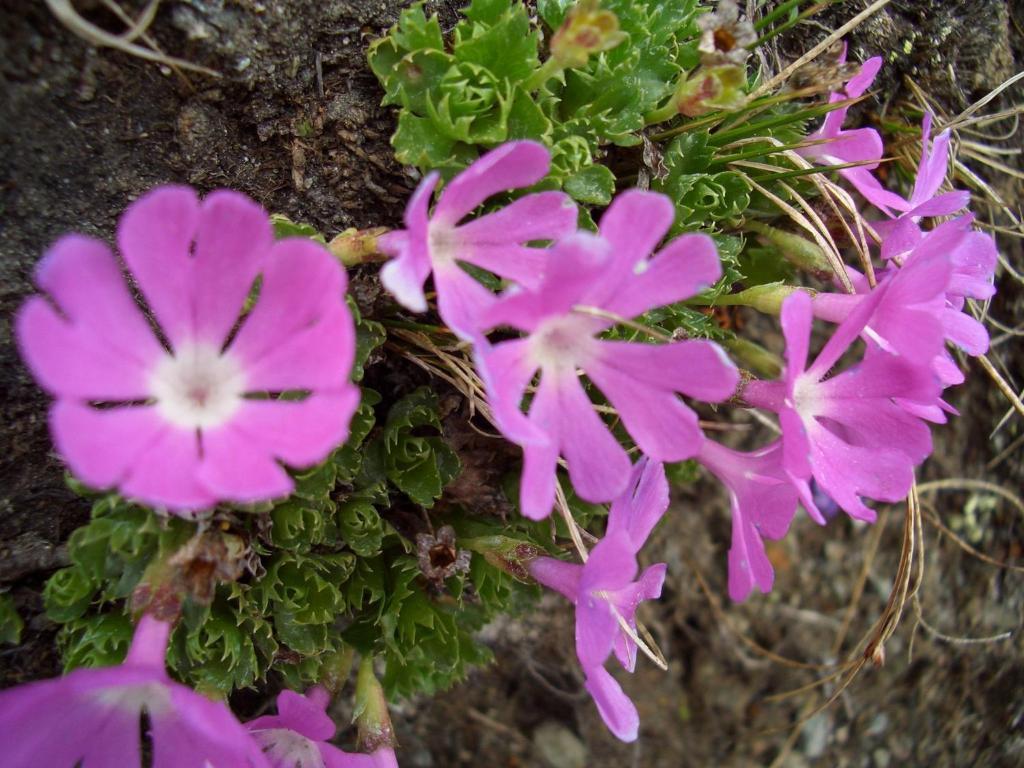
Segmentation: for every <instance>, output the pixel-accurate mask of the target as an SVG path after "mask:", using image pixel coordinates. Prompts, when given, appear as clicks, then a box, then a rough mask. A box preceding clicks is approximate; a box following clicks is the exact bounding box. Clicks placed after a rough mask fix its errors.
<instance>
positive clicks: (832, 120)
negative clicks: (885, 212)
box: [798, 47, 884, 190]
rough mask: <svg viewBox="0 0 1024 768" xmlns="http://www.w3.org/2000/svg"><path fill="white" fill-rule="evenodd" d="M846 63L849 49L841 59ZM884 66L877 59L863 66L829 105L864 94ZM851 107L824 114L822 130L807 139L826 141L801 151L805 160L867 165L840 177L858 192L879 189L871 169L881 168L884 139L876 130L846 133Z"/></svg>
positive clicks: (847, 171)
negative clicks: (844, 127) (844, 128)
mask: <svg viewBox="0 0 1024 768" xmlns="http://www.w3.org/2000/svg"><path fill="white" fill-rule="evenodd" d="M839 61H840V63H844V62H845V61H846V48H845V47H844V48H843V53H842V55H841V56H840V59H839ZM881 67H882V57H881V56H875V57H874V58H871V59H868V60H867V61H865V62H864V63H863V64H861V66H860V69H858V70H857V73H856V74H855V75H854V76H853V77H851V78H850V80H849V81H848V82H847V83H846V87H845V88H843V90H842V91H841V92H836V93H833V94H832V95H831V96H829V103H832V104H834V103H835V102H837V101H844V100H846V99H856V98H857V97H859V96H861V95H863V94H864V92H865V91H866V90H867V89H868V88H870V87H871V83H872V82H874V79H875V76H876V75H877V74H878V70H879V69H881ZM849 111H850V108H849V107H848V106H847V107H840V108H839V109H836V110H833V111H832V112H829V113H828V114H827V115H825V121H824V122H823V123H822V126H821V128H819V129H818V130H816V131H815V132H814V133H812V134H810V135H809V136H808V137H807V140H808V141H823V142H824V143H821V144H815V145H813V146H810V147H805V148H803V149H800V150H798V152H799V153H800V154H801V155H803V156H804V157H808V158H811V159H813V160H815V161H817V162H819V163H821V164H823V165H845V164H846V163H865V165H862V166H858V167H856V168H843V169H841V170H840V171H839V173H840V175H842V176H843V177H844V178H846V179H847V180H848V181H849V182H850V183H851V184H853V185H854V186H855V187H856V188H857V189H861V187H864V188H867V189H872V190H873V189H874V187H875V186H878V182H877V181H876V180H875V177H874V176H872V175H871V170H872V169H873V168H877V167H878V161H879V160H881V158H882V154H883V151H884V150H883V146H882V137H881V136H879V134H878V131H876V130H875V129H874V128H854V129H851V130H843V122H844V121H845V120H846V113H847V112H849Z"/></svg>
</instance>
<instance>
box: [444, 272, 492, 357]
mask: <svg viewBox="0 0 1024 768" xmlns="http://www.w3.org/2000/svg"><path fill="white" fill-rule="evenodd" d="M434 285H435V286H436V287H437V311H438V314H439V315H440V316H441V319H442V320H443V321H444V324H445V325H447V326H448V327H449V328H450V329H451V330H453V331H454V332H455V335H456V336H458V337H459V338H460V339H462V340H463V341H470V342H472V341H475V340H477V339H479V338H481V336H483V330H482V328H481V324H480V317H482V316H483V314H484V313H485V312H486V311H487V310H488V309H489V308H490V307H491V305H493V304H494V303H495V302H496V301H497V296H495V295H494V294H493V293H491V291H490V290H488V289H487V288H486V287H484V286H483V285H482V284H481V283H479V282H477V280H476V278H474V277H471V276H470V275H469V274H468V273H467V272H465V271H464V270H463V269H462V268H461V267H459V266H458V264H446V265H444V266H443V267H438V268H437V269H435V270H434Z"/></svg>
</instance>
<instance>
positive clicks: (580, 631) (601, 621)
mask: <svg viewBox="0 0 1024 768" xmlns="http://www.w3.org/2000/svg"><path fill="white" fill-rule="evenodd" d="M618 632H619V624H618V621H617V620H616V618H615V616H613V615H612V610H611V606H609V605H608V602H607V601H606V600H604V599H602V598H599V597H595V596H593V595H591V594H589V593H587V592H581V593H580V598H579V600H578V601H577V603H576V656H577V657H578V658H579V660H580V664H581V665H583V668H584V669H586V668H587V667H590V666H595V665H600V664H604V662H605V660H606V659H607V658H608V656H609V654H611V652H612V646H613V645H614V644H615V637H616V635H617V634H618Z"/></svg>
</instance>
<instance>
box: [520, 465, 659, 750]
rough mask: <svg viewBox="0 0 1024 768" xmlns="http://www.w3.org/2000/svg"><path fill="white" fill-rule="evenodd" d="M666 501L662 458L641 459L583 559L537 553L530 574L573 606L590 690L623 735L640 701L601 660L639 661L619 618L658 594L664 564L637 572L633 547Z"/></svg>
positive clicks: (633, 731) (635, 723)
mask: <svg viewBox="0 0 1024 768" xmlns="http://www.w3.org/2000/svg"><path fill="white" fill-rule="evenodd" d="M667 508H668V481H667V480H666V478H665V468H664V466H663V465H662V464H660V463H657V462H652V461H649V460H647V459H641V460H640V461H639V462H637V464H636V466H635V467H634V468H633V471H632V474H631V476H630V481H629V486H628V487H627V489H626V491H625V492H624V493H623V494H622V495H621V496H620V497H619V498H618V499H616V500H615V502H614V503H613V504H612V508H611V510H610V511H609V516H608V531H607V533H606V535H605V537H604V539H602V540H601V541H600V542H599V543H598V545H597V546H596V547H594V549H593V550H592V551H591V552H590V557H589V558H588V559H587V561H586V563H584V564H583V565H577V564H574V563H566V562H564V561H562V560H556V559H555V558H551V557H540V558H537V559H536V560H534V561H532V562H531V563H530V565H529V568H530V574H531V575H532V576H533V577H534V578H535V579H536V580H537V581H538V582H540V583H541V584H543V585H544V586H546V587H548V588H550V589H554V590H556V591H558V592H560V593H561V594H562V595H564V596H565V597H566V598H568V599H569V600H570V601H571V602H572V603H573V604H574V605H575V606H576V655H577V657H578V658H579V660H580V665H581V666H582V667H583V671H584V673H585V674H586V689H587V690H588V691H589V692H590V694H591V696H592V697H593V699H594V701H595V703H596V704H597V707H598V710H599V711H600V713H601V717H602V719H603V720H604V721H605V723H606V724H607V725H608V728H609V729H610V730H611V731H612V733H614V734H615V735H616V736H617V737H618V738H620V739H622V740H623V741H633V740H634V739H636V736H637V730H638V728H639V717H638V715H637V712H636V707H635V706H634V705H633V702H631V701H630V700H629V697H628V696H626V694H625V693H624V692H623V691H622V688H621V687H620V686H619V684H618V683H617V682H616V681H615V678H613V677H612V676H611V675H610V674H609V673H608V672H607V670H605V669H604V663H605V661H606V660H607V658H608V656H609V655H610V654H611V653H612V652H613V651H614V653H615V656H616V658H617V659H618V660H619V662H620V663H621V664H622V666H623V667H624V668H625V669H626V670H627V671H629V672H632V671H633V670H634V669H635V668H636V651H637V647H636V643H635V642H634V641H633V639H632V638H631V637H630V636H629V635H628V634H627V633H626V632H624V631H623V630H622V629H621V627H620V626H619V617H621V618H622V619H623V620H625V622H626V623H627V624H628V625H629V626H630V627H631V629H632V630H633V631H634V633H635V631H636V610H637V607H638V606H639V605H640V603H641V602H643V601H644V600H656V599H657V598H658V597H660V596H661V588H662V585H663V584H664V582H665V569H666V566H665V564H664V563H658V564H657V565H652V566H650V567H649V568H646V569H645V570H644V571H643V573H641V574H640V578H639V580H635V579H636V573H637V563H636V554H637V552H638V551H639V550H640V548H641V547H642V546H643V545H644V542H645V541H646V540H647V536H648V535H649V534H650V532H651V530H653V528H654V526H655V525H656V524H657V522H658V520H660V519H661V516H662V515H663V514H664V513H665V510H666V509H667Z"/></svg>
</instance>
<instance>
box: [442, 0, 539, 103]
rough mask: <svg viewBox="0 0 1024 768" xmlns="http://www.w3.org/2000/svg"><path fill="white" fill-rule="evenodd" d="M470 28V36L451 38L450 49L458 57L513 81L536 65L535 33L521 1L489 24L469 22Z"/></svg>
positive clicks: (522, 78)
mask: <svg viewBox="0 0 1024 768" xmlns="http://www.w3.org/2000/svg"><path fill="white" fill-rule="evenodd" d="M492 10H493V9H492ZM472 30H473V36H472V37H468V38H462V39H459V40H456V41H455V46H454V51H453V53H454V55H455V58H456V59H458V60H459V61H461V62H465V63H467V64H475V65H476V66H479V67H482V68H484V69H486V70H488V71H490V72H493V73H494V74H495V75H496V76H497V77H499V78H507V79H508V80H510V81H512V82H513V83H518V82H521V81H523V80H526V79H527V78H528V77H529V76H530V75H532V74H533V72H534V70H535V69H537V67H538V66H539V65H540V64H539V61H538V60H537V41H538V34H537V32H536V31H535V30H533V29H531V27H530V17H529V16H528V15H527V13H526V8H525V7H524V6H523V5H522V4H520V3H515V4H514V5H513V6H512V7H511V9H509V11H508V12H507V14H505V15H504V16H503V17H501V18H500V19H496V20H495V23H494V24H493V26H490V27H486V26H484V25H482V24H479V25H473V26H472Z"/></svg>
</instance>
